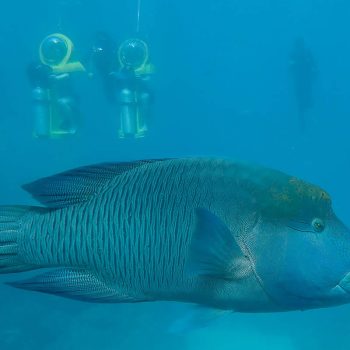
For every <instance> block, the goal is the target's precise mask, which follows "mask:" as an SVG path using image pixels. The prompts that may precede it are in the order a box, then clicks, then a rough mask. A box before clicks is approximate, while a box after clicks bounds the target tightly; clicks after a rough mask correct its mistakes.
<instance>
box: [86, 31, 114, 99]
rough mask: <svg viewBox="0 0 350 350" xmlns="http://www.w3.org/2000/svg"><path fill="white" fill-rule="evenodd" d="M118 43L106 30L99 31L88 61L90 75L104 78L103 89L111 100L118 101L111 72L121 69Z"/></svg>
mask: <svg viewBox="0 0 350 350" xmlns="http://www.w3.org/2000/svg"><path fill="white" fill-rule="evenodd" d="M117 54H118V45H117V43H116V42H115V41H114V40H113V39H112V38H111V37H110V36H109V34H107V33H105V32H98V33H97V34H96V37H95V41H94V44H93V46H92V48H91V50H90V53H89V58H88V62H89V63H90V65H92V66H90V67H89V75H90V76H94V75H95V74H96V75H98V76H99V77H100V78H101V80H102V85H103V90H104V93H105V95H106V97H107V100H108V101H109V102H112V103H114V102H116V98H115V93H114V91H113V90H114V84H113V79H112V78H111V76H110V73H111V72H114V71H117V70H118V69H119V63H118V60H116V59H115V57H117Z"/></svg>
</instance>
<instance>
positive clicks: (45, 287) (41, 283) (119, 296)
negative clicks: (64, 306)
mask: <svg viewBox="0 0 350 350" xmlns="http://www.w3.org/2000/svg"><path fill="white" fill-rule="evenodd" d="M7 284H8V285H10V286H12V287H15V288H19V289H25V290H31V291H36V292H41V293H47V294H54V295H57V296H61V297H65V298H70V299H76V300H81V301H86V302H91V303H136V302H144V301H150V299H148V298H146V297H142V296H141V297H135V296H132V295H129V294H127V293H125V292H123V291H121V290H118V288H114V287H111V286H109V285H107V284H106V283H104V282H103V281H101V280H100V279H99V278H98V277H97V276H96V275H94V274H93V273H91V272H90V271H88V270H85V269H71V268H62V269H57V270H53V271H49V272H46V273H44V274H41V275H38V276H34V277H32V278H29V279H27V280H23V281H19V282H10V283H7Z"/></svg>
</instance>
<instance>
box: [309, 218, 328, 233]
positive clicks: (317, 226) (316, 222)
mask: <svg viewBox="0 0 350 350" xmlns="http://www.w3.org/2000/svg"><path fill="white" fill-rule="evenodd" d="M311 225H312V227H313V228H314V230H315V231H316V232H322V231H323V230H324V228H325V224H324V222H323V220H321V219H319V218H315V219H313V220H312V223H311Z"/></svg>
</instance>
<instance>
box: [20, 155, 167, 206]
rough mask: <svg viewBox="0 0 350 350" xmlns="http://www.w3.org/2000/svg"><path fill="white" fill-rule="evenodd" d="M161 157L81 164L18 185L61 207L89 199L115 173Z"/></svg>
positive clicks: (45, 201) (42, 199)
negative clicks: (88, 164)
mask: <svg viewBox="0 0 350 350" xmlns="http://www.w3.org/2000/svg"><path fill="white" fill-rule="evenodd" d="M163 160H166V159H151V160H138V161H135V162H123V163H104V164H96V165H91V166H84V167H81V168H76V169H72V170H69V171H65V172H63V173H60V174H57V175H53V176H49V177H45V178H42V179H39V180H37V181H34V182H31V183H29V184H26V185H23V186H22V188H23V189H24V190H25V191H27V192H29V193H30V194H31V195H32V196H33V197H34V198H35V199H36V200H37V201H38V202H40V203H41V204H43V205H45V206H47V207H49V208H63V207H67V206H70V205H74V204H78V203H82V202H85V201H87V200H89V199H90V198H91V197H92V196H94V195H96V194H98V193H100V191H101V189H102V188H103V187H104V186H105V185H106V184H107V183H108V182H110V181H111V180H112V179H114V178H115V177H116V176H118V175H121V174H124V173H126V172H128V171H130V170H132V169H135V168H137V167H140V166H142V165H145V164H147V163H154V162H161V161H163Z"/></svg>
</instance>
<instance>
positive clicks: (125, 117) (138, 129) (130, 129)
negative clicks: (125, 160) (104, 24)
mask: <svg viewBox="0 0 350 350" xmlns="http://www.w3.org/2000/svg"><path fill="white" fill-rule="evenodd" d="M101 39H103V40H101ZM98 44H99V45H95V46H94V47H96V48H98V51H97V52H95V55H94V56H93V60H94V65H95V68H96V70H97V71H98V72H99V74H100V75H101V76H102V77H103V80H104V86H105V90H106V95H107V98H108V100H109V101H112V102H116V103H117V105H118V108H119V131H118V135H119V137H120V138H130V137H134V138H141V137H144V136H145V134H146V132H147V130H148V123H149V120H150V109H151V105H152V102H153V94H152V89H151V88H150V78H151V76H152V75H153V74H154V66H153V64H152V63H150V61H149V50H148V45H147V44H146V43H145V42H144V41H143V40H141V39H127V40H125V41H124V42H122V43H121V45H120V46H119V47H117V49H115V46H114V45H113V44H112V42H111V41H110V39H108V37H107V36H104V37H102V36H100V40H99V41H98ZM101 44H103V45H101ZM95 51H96V50H95ZM111 57H112V59H110V58H111Z"/></svg>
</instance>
